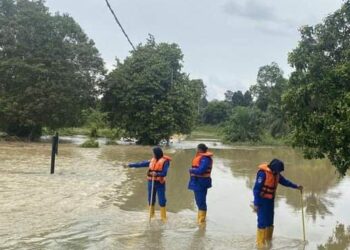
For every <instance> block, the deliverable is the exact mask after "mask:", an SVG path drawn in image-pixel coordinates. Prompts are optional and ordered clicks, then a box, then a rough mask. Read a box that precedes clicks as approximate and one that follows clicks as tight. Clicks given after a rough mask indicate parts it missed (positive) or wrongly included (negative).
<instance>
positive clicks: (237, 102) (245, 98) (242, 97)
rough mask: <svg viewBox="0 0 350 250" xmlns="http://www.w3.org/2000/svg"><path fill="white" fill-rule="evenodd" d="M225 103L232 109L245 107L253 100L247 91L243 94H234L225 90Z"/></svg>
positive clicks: (240, 92)
mask: <svg viewBox="0 0 350 250" xmlns="http://www.w3.org/2000/svg"><path fill="white" fill-rule="evenodd" d="M225 101H226V102H228V103H230V104H231V106H232V107H237V106H243V107H247V106H250V105H251V104H252V103H253V98H252V95H251V93H250V91H249V90H248V91H246V92H245V93H244V94H243V93H242V91H240V90H238V91H236V92H232V91H231V90H227V91H226V92H225Z"/></svg>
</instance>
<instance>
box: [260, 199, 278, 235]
mask: <svg viewBox="0 0 350 250" xmlns="http://www.w3.org/2000/svg"><path fill="white" fill-rule="evenodd" d="M274 208H275V200H274V199H264V198H262V199H261V202H260V204H259V206H258V228H260V229H263V228H266V227H271V226H273V217H274Z"/></svg>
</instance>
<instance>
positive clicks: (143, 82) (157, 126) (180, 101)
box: [102, 36, 203, 144]
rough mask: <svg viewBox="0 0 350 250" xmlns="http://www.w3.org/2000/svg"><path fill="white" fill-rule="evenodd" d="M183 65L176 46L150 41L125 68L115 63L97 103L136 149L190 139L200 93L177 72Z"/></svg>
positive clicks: (150, 39) (125, 62)
mask: <svg viewBox="0 0 350 250" xmlns="http://www.w3.org/2000/svg"><path fill="white" fill-rule="evenodd" d="M182 60H183V54H182V52H181V49H180V48H179V46H178V45H177V44H167V43H156V42H155V40H154V38H153V37H152V36H150V38H149V39H148V40H147V42H146V44H144V45H139V46H138V47H137V49H136V50H135V51H132V52H131V55H130V56H128V57H127V58H126V59H125V60H124V62H118V64H117V66H116V69H115V70H113V71H112V72H111V73H110V74H109V75H108V77H107V79H106V82H105V84H104V87H103V92H104V96H103V100H102V102H103V106H104V110H106V111H107V112H108V114H109V120H110V122H111V124H112V125H113V126H117V127H119V128H122V129H124V130H125V132H126V133H127V134H128V135H129V136H131V137H134V138H136V139H137V140H138V143H140V144H157V143H159V141H161V140H162V139H166V140H168V139H169V137H170V136H171V135H172V134H174V133H189V132H190V131H191V129H192V127H193V126H194V123H195V121H196V118H197V115H198V101H199V99H200V97H201V95H202V93H201V91H203V89H201V90H200V88H199V87H198V86H199V85H200V84H198V83H199V82H198V81H190V79H189V77H188V75H187V74H185V73H183V72H182V71H181V69H182Z"/></svg>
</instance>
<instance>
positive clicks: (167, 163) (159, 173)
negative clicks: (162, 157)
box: [156, 161, 170, 177]
mask: <svg viewBox="0 0 350 250" xmlns="http://www.w3.org/2000/svg"><path fill="white" fill-rule="evenodd" d="M169 167H170V162H169V161H166V162H165V163H164V166H163V170H162V171H161V172H157V173H156V176H160V177H165V176H166V175H167V173H168V169H169Z"/></svg>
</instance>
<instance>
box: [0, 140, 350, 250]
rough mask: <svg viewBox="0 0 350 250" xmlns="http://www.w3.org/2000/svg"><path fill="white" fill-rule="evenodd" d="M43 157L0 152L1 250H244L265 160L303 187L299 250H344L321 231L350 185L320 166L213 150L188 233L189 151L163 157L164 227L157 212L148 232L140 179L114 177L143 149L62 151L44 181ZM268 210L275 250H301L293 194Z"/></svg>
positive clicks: (341, 213)
mask: <svg viewBox="0 0 350 250" xmlns="http://www.w3.org/2000/svg"><path fill="white" fill-rule="evenodd" d="M190 145H192V144H190V143H189V144H188V145H187V146H190ZM50 148H51V147H50V144H40V143H38V144H22V143H3V144H1V143H0V170H1V174H0V245H1V247H4V248H7V249H19V248H25V249H42V248H44V249H64V248H66V249H81V248H84V249H85V248H86V249H108V248H113V249H142V248H148V249H176V250H177V249H253V248H254V241H255V231H256V215H255V214H253V213H252V212H251V211H250V209H249V202H250V201H251V200H252V192H251V187H252V185H253V183H254V180H255V175H256V171H257V165H258V164H259V163H261V162H264V161H270V160H271V159H272V158H273V157H278V158H281V159H283V160H284V161H285V163H286V171H285V176H286V177H288V178H290V179H291V180H294V181H296V182H298V183H299V182H300V183H301V184H303V185H304V186H305V191H306V193H305V197H304V198H305V205H306V213H307V215H308V219H309V221H310V218H313V220H314V223H307V225H306V226H307V237H308V240H309V242H310V244H309V245H308V247H307V249H316V248H317V246H320V247H325V248H320V249H328V248H327V247H328V246H329V247H331V244H333V245H334V247H335V249H337V248H336V247H337V246H338V245H339V246H340V245H341V244H340V243H339V242H348V241H347V240H344V239H348V238H346V237H348V235H349V230H346V229H345V227H344V230H343V231H341V230H340V229H338V230H335V234H334V236H333V238H332V240H330V241H329V242H328V241H327V238H328V235H329V234H330V232H329V230H330V229H329V228H328V226H329V225H332V226H333V225H334V224H335V220H339V221H341V222H343V223H347V222H348V221H349V219H350V218H349V213H348V211H347V209H346V208H347V207H348V205H349V200H350V193H348V192H347V191H348V190H349V189H350V179H349V178H348V177H346V178H344V179H343V180H339V179H338V177H337V175H336V173H335V172H334V171H333V167H331V166H330V165H329V163H328V162H327V161H306V160H304V159H303V158H302V156H301V154H299V153H298V152H295V151H294V150H292V149H289V148H278V149H277V148H243V147H238V148H227V147H225V148H224V149H218V148H216V149H213V151H214V154H215V158H214V161H215V162H214V163H215V165H214V169H213V188H212V189H210V190H209V193H208V206H209V210H208V221H207V227H206V229H205V230H203V229H198V227H197V224H196V222H195V218H196V208H195V205H194V202H193V193H192V192H190V191H189V190H187V183H188V178H189V175H188V168H189V167H190V163H191V160H192V157H193V156H194V153H195V150H194V147H192V148H190V147H188V148H189V149H181V148H177V149H176V150H175V149H174V148H168V149H166V153H167V154H169V155H170V156H172V157H173V161H172V165H171V168H170V169H169V175H168V182H167V198H168V209H169V214H168V218H169V220H168V223H166V225H163V224H162V223H161V222H160V220H159V211H157V216H156V217H157V218H156V219H155V220H153V221H152V223H151V224H149V223H148V216H147V215H148V214H147V201H146V178H145V173H146V169H129V168H123V167H122V164H123V163H126V162H133V161H139V160H144V159H148V158H150V156H151V147H141V146H125V145H123V146H106V147H105V146H103V147H101V148H99V149H82V148H79V147H77V146H75V145H71V144H62V145H61V147H60V154H59V157H58V159H57V172H56V174H55V175H49V162H50ZM276 209H277V211H276V215H277V217H278V218H276V223H277V225H276V237H275V240H274V249H301V241H300V238H301V225H300V220H301V218H300V216H299V215H300V193H299V192H296V191H295V190H289V189H286V188H283V187H281V188H279V191H278V197H277V207H276ZM332 213H333V214H334V215H332ZM335 215H336V217H335ZM319 218H324V220H319ZM285 221H288V225H286V223H285ZM309 221H308V220H307V222H309ZM14 225H15V226H14ZM342 232H343V233H342ZM336 235H344V237H343V238H342V237H340V238H341V239H337V237H336ZM338 238H339V237H338ZM324 242H326V243H325V244H324V245H319V244H321V243H324ZM327 244H328V245H327ZM347 244H348V243H347ZM333 245H332V246H333ZM344 246H346V247H349V245H346V244H344ZM1 247H0V248H1ZM330 249H332V248H330ZM340 249H341V248H340Z"/></svg>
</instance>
